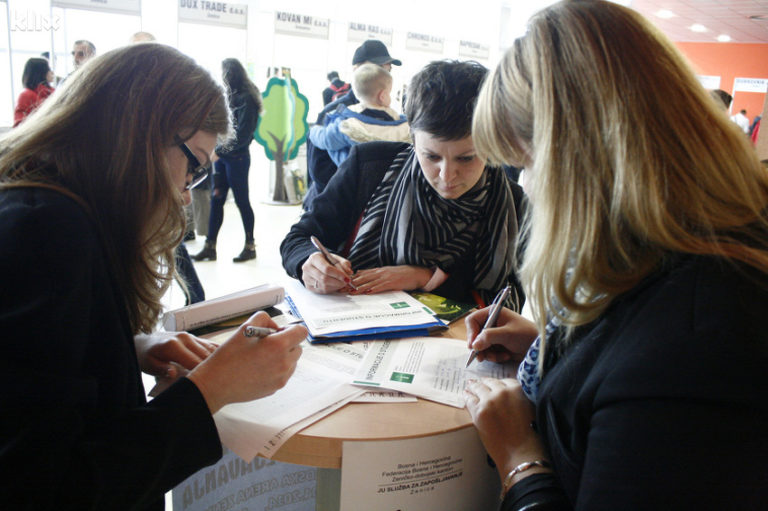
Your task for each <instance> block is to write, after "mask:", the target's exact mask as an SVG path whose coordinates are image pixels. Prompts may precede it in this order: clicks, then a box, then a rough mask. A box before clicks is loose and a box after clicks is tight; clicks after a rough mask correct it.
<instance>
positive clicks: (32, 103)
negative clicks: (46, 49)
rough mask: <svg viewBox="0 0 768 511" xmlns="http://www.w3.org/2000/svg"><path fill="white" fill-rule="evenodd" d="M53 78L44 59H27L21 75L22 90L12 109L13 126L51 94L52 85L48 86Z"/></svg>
mask: <svg viewBox="0 0 768 511" xmlns="http://www.w3.org/2000/svg"><path fill="white" fill-rule="evenodd" d="M53 79H54V75H53V71H51V68H50V66H49V65H48V61H47V60H46V59H44V58H39V57H33V58H31V59H29V60H28V61H27V63H26V64H25V65H24V73H23V74H22V75H21V83H23V84H24V90H23V91H21V94H19V99H18V101H16V108H15V109H14V110H13V125H14V127H15V126H18V125H19V123H20V122H21V121H23V120H24V119H25V118H26V117H27V116H28V115H29V114H31V113H32V112H33V111H34V110H35V109H36V108H37V107H38V106H40V104H41V103H42V102H43V100H44V99H45V98H47V97H48V96H50V95H51V94H53V87H51V86H50V83H51V82H53Z"/></svg>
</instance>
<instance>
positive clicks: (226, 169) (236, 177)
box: [192, 59, 261, 263]
mask: <svg viewBox="0 0 768 511" xmlns="http://www.w3.org/2000/svg"><path fill="white" fill-rule="evenodd" d="M221 69H222V77H223V80H224V85H226V87H227V93H228V98H229V108H230V109H231V110H232V116H233V119H234V124H235V126H234V128H235V138H234V140H232V141H231V142H230V143H228V144H226V145H220V146H218V147H216V155H217V156H218V159H217V160H216V162H215V163H214V172H213V189H212V190H211V216H210V220H209V223H208V236H207V238H206V240H205V247H204V248H203V250H202V251H200V252H198V253H197V254H195V255H194V256H192V258H193V259H194V260H195V261H205V260H210V261H215V260H216V240H217V238H218V236H219V229H221V224H222V223H223V222H224V202H225V201H226V200H227V193H228V192H229V189H230V188H232V193H233V194H234V196H235V204H236V205H237V209H238V210H240V217H241V218H242V220H243V229H244V230H245V246H244V247H243V250H242V252H240V255H238V256H236V257H234V258H233V259H232V260H233V261H234V262H236V263H240V262H243V261H248V260H249V259H256V243H255V242H254V239H253V228H254V217H253V208H252V207H251V200H250V198H249V196H248V193H249V192H248V171H249V169H250V167H251V153H250V152H249V151H248V146H249V145H251V142H252V141H253V133H254V132H255V131H256V124H257V123H258V120H259V113H260V112H261V94H260V93H259V89H258V88H257V87H256V85H255V84H254V83H253V82H252V81H251V79H250V78H248V75H247V74H246V72H245V68H243V65H242V64H241V63H240V61H238V60H237V59H224V61H223V62H222V63H221Z"/></svg>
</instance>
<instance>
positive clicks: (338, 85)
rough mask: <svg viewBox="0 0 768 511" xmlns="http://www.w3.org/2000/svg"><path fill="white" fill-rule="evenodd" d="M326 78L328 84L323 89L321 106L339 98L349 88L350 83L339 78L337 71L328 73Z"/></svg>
mask: <svg viewBox="0 0 768 511" xmlns="http://www.w3.org/2000/svg"><path fill="white" fill-rule="evenodd" d="M326 78H328V82H329V85H328V87H326V88H325V89H323V106H325V105H327V104H328V103H330V102H331V101H333V100H335V99H338V98H340V97H341V96H343V95H344V94H346V93H347V92H349V90H350V85H349V84H348V83H347V82H345V81H344V80H342V79H341V78H339V73H337V72H336V71H331V72H330V73H328V75H327V76H326Z"/></svg>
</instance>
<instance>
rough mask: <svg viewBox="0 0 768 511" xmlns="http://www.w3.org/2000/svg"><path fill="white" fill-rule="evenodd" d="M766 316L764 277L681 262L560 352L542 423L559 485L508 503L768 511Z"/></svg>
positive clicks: (530, 488)
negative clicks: (565, 496)
mask: <svg viewBox="0 0 768 511" xmlns="http://www.w3.org/2000/svg"><path fill="white" fill-rule="evenodd" d="M766 311H768V276H766V275H765V274H761V273H759V272H757V271H755V270H753V269H748V268H745V267H743V266H736V265H734V264H731V263H728V262H725V261H723V260H722V259H718V258H714V257H703V256H674V257H671V258H670V260H669V261H667V263H666V264H665V265H664V267H663V268H662V269H660V270H659V271H658V272H656V273H655V274H653V275H651V276H650V277H648V278H647V279H645V281H643V282H642V283H641V284H639V285H638V286H636V287H635V288H634V289H632V290H631V291H629V292H627V293H625V294H624V295H623V296H621V297H619V298H617V299H616V300H615V302H614V303H613V304H612V305H611V306H610V307H609V309H607V310H606V312H605V313H604V314H603V315H602V316H601V317H600V318H599V319H597V320H596V321H594V322H593V323H592V324H590V325H586V326H584V327H582V328H580V329H579V330H578V331H577V332H576V333H575V334H574V337H573V339H572V342H571V343H570V345H569V346H570V347H568V348H567V349H565V350H564V352H562V353H558V352H557V351H554V350H548V354H547V361H546V366H547V371H546V372H545V375H544V379H543V381H542V385H541V388H540V390H539V402H538V405H537V411H536V415H537V423H538V427H539V430H540V432H541V433H542V436H543V439H544V441H545V444H546V446H547V448H548V450H549V454H550V456H551V460H552V462H553V465H554V468H555V471H556V474H557V480H556V479H555V478H553V477H552V476H531V477H530V478H528V479H524V480H522V481H521V483H519V484H517V485H515V486H513V488H512V491H510V493H509V495H508V498H507V500H506V501H505V505H504V507H503V509H504V510H505V511H509V510H513V509H521V508H522V507H524V506H525V505H527V504H530V503H531V502H539V503H540V504H541V505H542V506H544V504H545V503H546V504H547V505H548V506H549V507H541V509H569V508H571V506H572V507H574V508H576V509H585V510H586V509H589V510H593V509H598V510H599V509H606V510H608V509H610V510H616V509H621V510H637V509H642V510H645V509H648V510H651V509H653V510H659V509H664V510H688V509H697V510H699V509H713V510H715V509H717V510H720V509H766V506H768V484H766V483H767V482H768V397H766V396H768V378H766V368H768V331H766V328H765V323H764V322H763V319H764V318H765V314H766ZM524 483H525V484H524ZM563 491H565V493H566V494H567V495H568V500H569V502H567V501H565V499H563V498H562V492H563ZM526 493H527V494H526ZM556 503H558V504H557V505H556ZM526 509H528V508H526ZM530 509H540V507H535V506H534V507H532V508H530Z"/></svg>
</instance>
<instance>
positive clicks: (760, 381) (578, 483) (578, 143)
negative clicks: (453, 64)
mask: <svg viewBox="0 0 768 511" xmlns="http://www.w3.org/2000/svg"><path fill="white" fill-rule="evenodd" d="M718 102H719V100H715V99H713V98H712V97H711V95H710V94H709V93H708V92H707V91H706V90H705V89H704V88H703V87H702V86H701V84H700V83H699V81H698V80H697V79H696V76H695V75H694V73H693V71H692V70H691V69H690V68H689V66H688V64H687V62H686V61H685V59H684V57H683V56H682V55H681V54H680V53H679V52H678V50H677V49H676V48H675V45H674V44H673V43H672V42H671V41H669V40H667V39H666V38H665V37H664V36H663V35H661V34H660V33H659V32H658V31H657V30H656V29H655V27H653V26H652V25H651V24H650V23H649V22H648V21H647V20H645V19H644V18H643V17H642V16H641V15H640V14H638V13H637V12H636V11H634V10H632V9H629V8H626V7H623V6H621V5H618V4H617V3H613V2H607V1H599V0H569V1H562V2H559V3H557V4H555V5H553V6H551V7H548V8H547V9H544V10H543V11H542V12H540V13H538V14H537V15H535V16H534V17H533V18H532V19H531V21H530V22H529V23H528V30H527V33H526V35H525V36H524V37H522V38H520V39H518V40H517V41H515V43H514V44H513V46H512V47H511V48H510V49H509V50H508V51H507V53H506V54H505V55H504V56H503V58H502V59H501V61H500V63H499V64H498V66H497V68H496V69H495V71H494V72H493V73H492V74H491V75H490V76H489V78H488V80H487V81H486V82H485V85H484V86H483V90H482V92H481V94H480V98H479V99H478V107H477V109H476V111H475V118H474V122H473V126H472V127H473V130H472V131H473V135H474V137H475V140H476V141H477V147H478V151H480V153H481V154H484V155H487V156H489V157H490V158H491V160H492V161H496V162H507V163H511V164H517V165H524V166H525V169H526V176H527V178H526V189H527V190H528V192H529V197H530V209H529V217H528V219H527V224H526V227H525V229H524V236H525V240H526V248H525V255H524V259H523V264H522V269H521V274H522V279H523V283H524V285H525V286H526V291H528V292H529V294H528V296H529V297H531V303H532V309H533V312H534V317H535V322H531V321H528V320H527V319H525V318H523V317H521V316H520V315H518V314H515V313H513V312H512V311H505V312H504V313H503V314H502V315H501V317H500V319H499V321H498V326H497V327H496V328H488V329H485V330H483V331H482V332H481V327H482V325H483V322H484V321H485V319H486V318H487V316H488V313H487V312H486V311H478V312H477V313H475V314H474V315H472V316H469V317H468V319H467V325H468V332H469V337H470V340H469V342H470V346H471V347H473V348H475V349H478V350H480V351H481V353H480V357H481V358H484V359H488V360H494V361H505V360H508V359H510V358H511V357H514V356H516V355H519V354H520V353H525V352H526V349H527V348H529V346H530V348H529V349H528V350H527V356H526V359H525V361H524V362H523V363H522V364H521V365H520V370H519V372H518V378H517V379H514V380H513V379H509V380H495V379H490V378H489V379H484V380H483V381H477V382H474V383H472V384H471V385H469V386H468V390H469V394H468V395H467V407H468V409H469V411H470V413H471V415H472V417H473V419H474V422H475V425H476V426H477V429H478V431H479V434H480V438H481V439H482V441H483V443H484V445H485V447H486V449H487V451H488V454H490V456H491V457H492V458H493V460H494V461H495V464H496V467H497V469H498V472H499V474H500V476H501V481H502V497H503V498H504V504H503V505H502V509H503V510H504V511H512V510H522V509H525V510H531V511H533V510H544V509H546V510H555V509H557V510H560V509H563V510H566V509H578V510H593V509H610V510H651V509H664V510H688V509H697V510H700V509H707V510H715V509H765V508H766V503H768V485H767V484H766V481H768V400H766V395H768V379H766V377H765V371H766V367H768V333H766V328H765V323H764V319H765V313H766V310H768V173H766V170H765V169H764V168H763V167H762V165H761V164H760V161H759V160H758V157H757V155H756V154H755V152H754V150H753V149H752V148H751V147H750V144H749V141H748V140H747V139H746V138H745V137H744V133H742V132H741V131H740V130H739V128H738V127H737V126H736V125H735V124H733V123H732V122H731V121H730V120H729V119H728V118H727V117H726V116H724V115H723V113H722V106H721V105H718V104H717V103H718ZM534 339H537V340H534ZM532 343H533V344H532Z"/></svg>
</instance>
